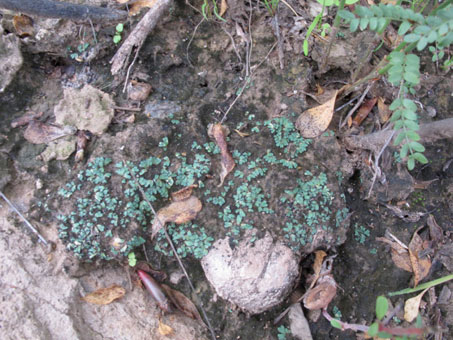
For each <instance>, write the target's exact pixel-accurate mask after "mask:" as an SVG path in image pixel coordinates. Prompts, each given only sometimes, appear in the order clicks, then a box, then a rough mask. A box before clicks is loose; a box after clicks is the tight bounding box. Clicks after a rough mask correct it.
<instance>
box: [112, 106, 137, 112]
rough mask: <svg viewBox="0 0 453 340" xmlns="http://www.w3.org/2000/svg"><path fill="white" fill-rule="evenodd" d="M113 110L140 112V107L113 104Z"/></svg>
mask: <svg viewBox="0 0 453 340" xmlns="http://www.w3.org/2000/svg"><path fill="white" fill-rule="evenodd" d="M113 108H114V109H115V110H118V111H134V112H140V111H141V110H142V109H141V108H139V107H125V106H114V107H113Z"/></svg>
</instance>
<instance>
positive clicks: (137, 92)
mask: <svg viewBox="0 0 453 340" xmlns="http://www.w3.org/2000/svg"><path fill="white" fill-rule="evenodd" d="M152 89H153V88H152V87H151V85H149V84H147V83H141V82H138V81H135V80H131V82H130V83H129V84H128V85H127V97H128V98H129V99H131V100H139V101H143V100H146V99H148V97H149V94H150V93H151V90H152Z"/></svg>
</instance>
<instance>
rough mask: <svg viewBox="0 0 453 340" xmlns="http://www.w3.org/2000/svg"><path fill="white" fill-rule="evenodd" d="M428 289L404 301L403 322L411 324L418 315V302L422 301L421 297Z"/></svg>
mask: <svg viewBox="0 0 453 340" xmlns="http://www.w3.org/2000/svg"><path fill="white" fill-rule="evenodd" d="M428 289H429V288H426V289H425V290H424V291H423V292H421V293H420V294H418V295H417V296H414V297H412V298H410V299H408V300H407V301H406V303H405V304H404V320H406V321H407V322H412V321H414V320H415V318H416V317H417V315H418V310H419V308H420V302H421V301H422V297H423V295H424V294H425V293H426V291H427V290H428Z"/></svg>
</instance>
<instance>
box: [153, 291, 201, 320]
mask: <svg viewBox="0 0 453 340" xmlns="http://www.w3.org/2000/svg"><path fill="white" fill-rule="evenodd" d="M161 288H162V290H163V291H164V292H165V294H166V295H167V296H168V297H169V298H170V300H171V302H173V304H174V305H175V306H176V308H178V309H179V310H180V311H181V312H183V313H184V314H185V315H187V316H188V317H190V318H192V319H195V320H199V321H202V320H201V316H200V313H198V310H197V307H195V304H194V303H193V302H192V301H190V300H189V299H188V298H187V297H186V296H185V295H184V294H183V293H181V292H178V291H177V290H174V289H172V288H170V287H169V286H167V285H164V284H163V285H161Z"/></svg>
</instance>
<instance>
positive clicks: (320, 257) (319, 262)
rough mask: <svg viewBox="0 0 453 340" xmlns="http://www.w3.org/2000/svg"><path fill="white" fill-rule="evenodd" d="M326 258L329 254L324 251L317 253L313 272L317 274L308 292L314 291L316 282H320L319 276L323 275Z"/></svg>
mask: <svg viewBox="0 0 453 340" xmlns="http://www.w3.org/2000/svg"><path fill="white" fill-rule="evenodd" d="M326 256H327V253H326V252H325V251H324V250H317V251H315V261H314V262H313V272H314V273H315V274H314V277H313V281H312V282H311V284H310V288H308V290H310V289H312V288H313V286H314V285H315V284H316V281H318V278H319V274H320V273H321V269H322V263H323V261H324V258H325V257H326Z"/></svg>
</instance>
